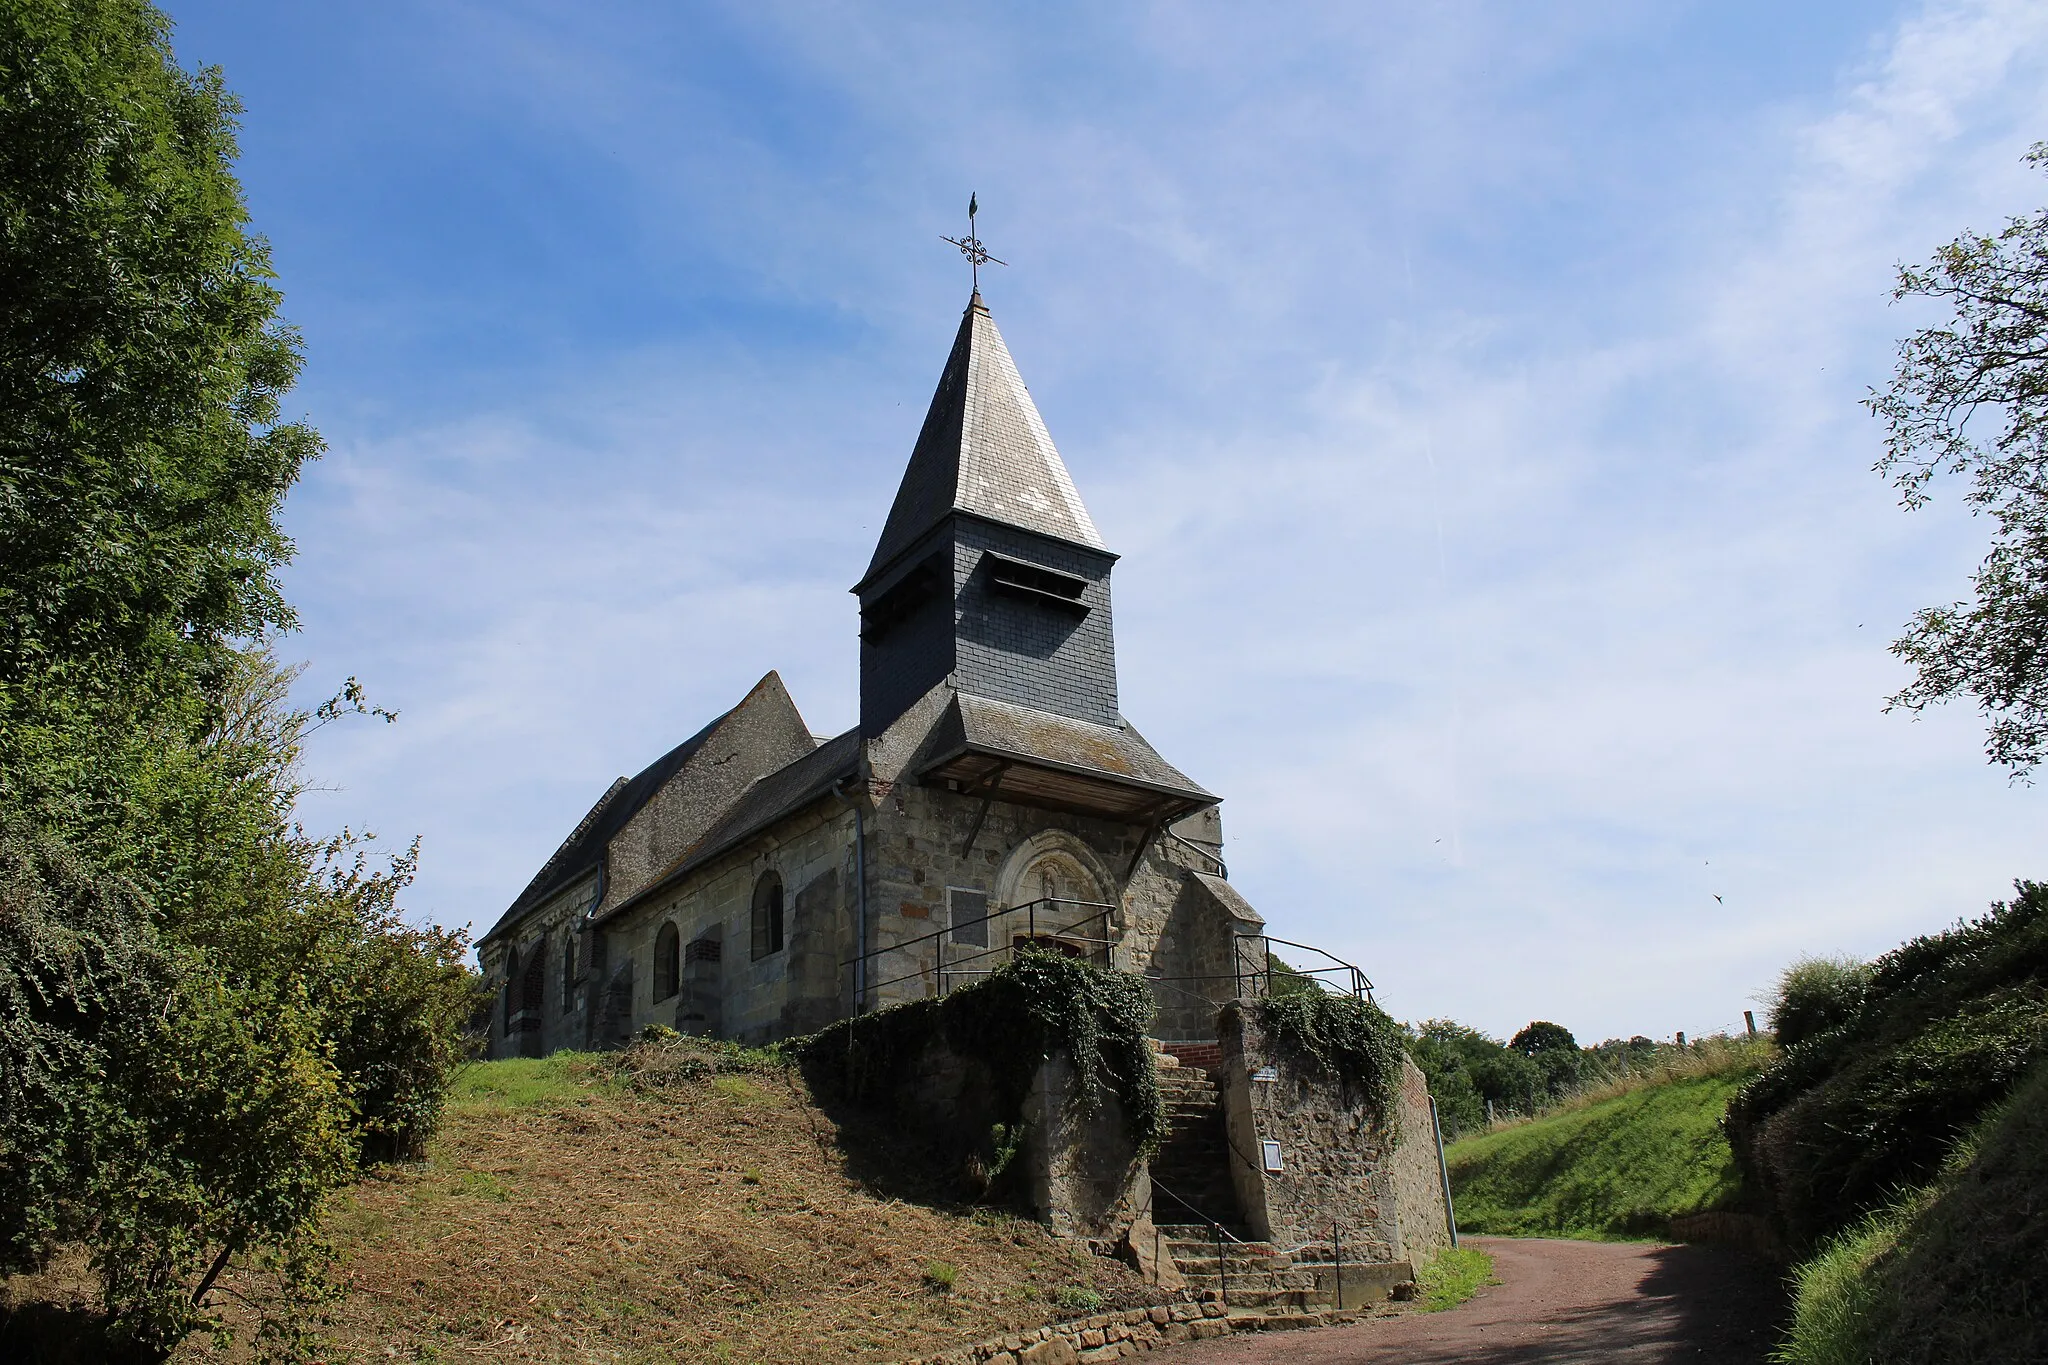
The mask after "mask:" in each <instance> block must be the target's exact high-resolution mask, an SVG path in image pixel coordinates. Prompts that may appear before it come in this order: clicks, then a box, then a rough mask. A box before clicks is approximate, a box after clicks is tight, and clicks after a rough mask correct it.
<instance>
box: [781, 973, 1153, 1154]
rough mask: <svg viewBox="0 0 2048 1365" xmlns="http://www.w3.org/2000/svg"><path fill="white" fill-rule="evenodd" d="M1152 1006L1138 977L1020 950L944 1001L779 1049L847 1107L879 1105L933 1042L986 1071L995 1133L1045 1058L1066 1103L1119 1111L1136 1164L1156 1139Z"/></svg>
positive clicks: (854, 1022)
mask: <svg viewBox="0 0 2048 1365" xmlns="http://www.w3.org/2000/svg"><path fill="white" fill-rule="evenodd" d="M1151 1017H1152V997H1151V993H1150V992H1149V991H1147V990H1146V988H1145V983H1144V982H1143V981H1142V980H1140V979H1139V978H1138V977H1135V976H1131V975H1129V974H1128V973H1125V972H1120V971H1117V970H1115V969H1113V968H1109V967H1098V966H1096V965H1095V964H1093V963H1089V962H1083V961H1080V960H1079V959H1076V958H1071V957H1067V956H1064V955H1062V954H1059V953H1052V952H1044V951H1040V950H1036V949H1028V948H1027V949H1025V950H1024V951H1022V952H1020V953H1018V954H1017V956H1016V957H1015V958H1013V959H1012V960H1011V961H1010V962H1008V963H1005V964H1004V965H1003V966H1001V967H999V968H997V969H996V970H995V971H994V972H991V973H990V974H989V975H988V976H987V977H986V978H985V979H983V980H981V981H978V982H975V983H974V984H973V985H970V986H963V987H961V988H960V989H958V990H956V991H954V992H952V993H951V994H949V995H947V996H945V997H943V998H935V999H926V1000H915V1001H911V1002H909V1003H907V1004H902V1005H891V1006H889V1007H888V1008H887V1009H882V1010H877V1011H875V1012H874V1013H873V1014H863V1015H860V1016H858V1017H857V1018H853V1019H842V1020H840V1021H839V1022H838V1023H836V1024H833V1025H831V1026H830V1027H828V1028H826V1029H824V1030H822V1031H820V1032H818V1033H815V1034H812V1035H811V1036H810V1037H808V1038H803V1039H799V1040H796V1041H794V1042H792V1043H789V1044H787V1045H786V1046H787V1048H788V1049H789V1050H790V1051H792V1052H795V1053H796V1054H797V1055H798V1056H799V1057H801V1058H802V1060H803V1062H804V1064H805V1070H806V1072H807V1073H808V1074H809V1075H810V1076H811V1077H812V1079H813V1082H814V1083H822V1084H824V1085H825V1086H826V1087H827V1088H829V1089H831V1090H833V1091H835V1092H837V1093H838V1094H840V1095H842V1096H843V1097H845V1098H846V1099H849V1100H852V1101H854V1102H856V1103H878V1102H887V1101H889V1100H891V1099H892V1098H894V1096H895V1095H896V1094H897V1093H899V1090H900V1089H901V1087H903V1086H905V1085H906V1084H908V1083H909V1082H910V1080H911V1079H912V1077H913V1075H914V1072H915V1068H916V1066H917V1064H918V1061H919V1059H920V1058H921V1057H923V1056H924V1054H925V1051H926V1049H927V1048H929V1047H930V1045H931V1044H932V1043H933V1042H935V1041H936V1042H942V1043H943V1044H944V1045H945V1046H946V1047H948V1048H950V1049H951V1050H952V1051H953V1052H955V1053H956V1054H958V1055H960V1056H963V1057H968V1058H972V1059H974V1060H975V1061H978V1062H980V1063H981V1064H982V1065H983V1066H985V1067H987V1068H988V1071H989V1073H990V1075H991V1076H992V1078H993V1079H994V1081H995V1084H996V1087H997V1089H998V1092H999V1100H1000V1104H1001V1107H1002V1109H1003V1112H1004V1115H1005V1120H1004V1121H1005V1122H1006V1123H1007V1124H1008V1125H1009V1126H1010V1127H1012V1128H1014V1127H1015V1125H1016V1123H1017V1121H1018V1120H1019V1119H1021V1117H1022V1115H1023V1111H1024V1100H1025V1097H1026V1096H1027V1094H1028V1093H1029V1091H1030V1087H1031V1079H1032V1077H1033V1076H1035V1075H1037V1074H1038V1068H1039V1067H1040V1066H1041V1065H1042V1064H1043V1063H1044V1062H1045V1060H1046V1059H1047V1058H1048V1057H1051V1056H1053V1055H1054V1054H1056V1053H1062V1052H1063V1053H1065V1054H1066V1055H1067V1056H1068V1058H1069V1059H1070V1060H1071V1062H1072V1064H1073V1067H1074V1079H1075V1082H1076V1084H1075V1087H1074V1090H1075V1101H1076V1102H1077V1103H1079V1104H1080V1105H1081V1106H1082V1107H1083V1109H1084V1110H1093V1109H1094V1108H1095V1106H1096V1105H1098V1104H1099V1103H1100V1100H1101V1096H1102V1095H1103V1093H1105V1092H1107V1093H1110V1094H1113V1095H1115V1096H1116V1097H1117V1099H1118V1100H1119V1101H1120V1102H1121V1104H1122V1108H1123V1113H1124V1122H1125V1123H1126V1125H1128V1127H1129V1130H1130V1134H1131V1137H1132V1138H1133V1140H1134V1141H1136V1143H1137V1144H1138V1149H1139V1152H1140V1154H1141V1155H1145V1156H1150V1155H1151V1154H1152V1152H1153V1151H1155V1150H1156V1149H1157V1148H1158V1145H1159V1142H1160V1139H1161V1138H1162V1137H1163V1136H1164V1134H1165V1127H1166V1111H1165V1106H1164V1104H1163V1103H1162V1101H1161V1099H1160V1096H1159V1082H1158V1077H1157V1076H1156V1074H1155V1073H1154V1071H1153V1068H1152V1045H1151V1043H1150V1042H1149V1041H1148V1040H1147V1038H1146V1035H1145V1028H1146V1025H1147V1024H1148V1023H1149V1022H1150V1021H1151Z"/></svg>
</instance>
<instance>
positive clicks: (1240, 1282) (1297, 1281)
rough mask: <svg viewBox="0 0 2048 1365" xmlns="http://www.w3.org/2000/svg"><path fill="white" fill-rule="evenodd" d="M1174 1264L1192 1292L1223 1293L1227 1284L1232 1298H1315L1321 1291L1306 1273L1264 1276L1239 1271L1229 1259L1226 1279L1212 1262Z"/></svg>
mask: <svg viewBox="0 0 2048 1365" xmlns="http://www.w3.org/2000/svg"><path fill="white" fill-rule="evenodd" d="M1174 1264H1175V1265H1177V1266H1179V1267H1180V1273H1181V1274H1182V1276H1184V1277H1185V1278H1186V1280H1187V1282H1188V1288H1190V1289H1220V1288H1222V1287H1223V1286H1224V1285H1225V1284H1228V1285H1229V1286H1230V1292H1231V1293H1232V1295H1235V1294H1236V1293H1237V1291H1238V1290H1239V1289H1245V1290H1252V1289H1270V1290H1273V1291H1275V1292H1276V1293H1277V1292H1283V1291H1284V1292H1286V1293H1289V1294H1309V1295H1313V1294H1315V1293H1316V1292H1317V1291H1318V1290H1319V1289H1320V1288H1321V1283H1320V1282H1319V1281H1318V1280H1317V1279H1316V1277H1315V1276H1314V1275H1311V1274H1309V1273H1308V1272H1307V1271H1305V1270H1280V1271H1263V1272H1262V1271H1259V1270H1255V1269H1251V1268H1249V1267H1247V1268H1246V1269H1244V1270H1242V1271H1240V1270H1239V1269H1238V1268H1237V1267H1236V1266H1234V1265H1232V1264H1231V1263H1230V1261H1229V1259H1228V1258H1227V1257H1226V1258H1225V1260H1224V1262H1223V1268H1224V1270H1225V1271H1226V1272H1227V1273H1226V1274H1223V1275H1218V1274H1217V1273H1216V1262H1215V1261H1213V1260H1210V1261H1203V1260H1199V1259H1196V1258H1193V1257H1190V1258H1189V1259H1188V1260H1187V1261H1186V1262H1181V1261H1178V1260H1176V1261H1175V1262H1174Z"/></svg>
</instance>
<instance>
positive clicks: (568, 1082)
mask: <svg viewBox="0 0 2048 1365" xmlns="http://www.w3.org/2000/svg"><path fill="white" fill-rule="evenodd" d="M597 1061H598V1059H597V1057H596V1056H595V1055H593V1054H591V1053H587V1052H557V1053H555V1054H554V1055H553V1056H551V1057H508V1058H506V1059H504V1060H503V1061H497V1062H472V1063H470V1064H469V1065H468V1066H465V1067H463V1068H462V1069H461V1070H459V1071H457V1072H456V1073H455V1079H454V1082H453V1083H452V1084H451V1085H450V1086H449V1088H448V1108H449V1110H450V1111H451V1112H454V1113H471V1112H475V1111H478V1110H498V1111H501V1112H506V1113H511V1112H515V1111H517V1110H521V1109H536V1108H540V1107H542V1106H562V1105H571V1104H575V1103H577V1102H578V1101H580V1100H581V1099H583V1098H584V1095H585V1092H586V1090H587V1088H588V1086H589V1082H590V1079H591V1076H592V1074H593V1070H594V1068H595V1065H596V1063H597Z"/></svg>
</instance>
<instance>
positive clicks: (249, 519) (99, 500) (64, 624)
mask: <svg viewBox="0 0 2048 1365" xmlns="http://www.w3.org/2000/svg"><path fill="white" fill-rule="evenodd" d="M168 31H169V26H168V22H167V21H166V20H165V18H164V17H163V16H162V15H161V14H160V13H158V12H157V11H156V10H155V9H154V8H152V7H150V6H149V5H147V4H145V3H142V0H0V291H4V293H0V297H5V298H6V300H7V307H6V308H4V309H0V1272H5V1271H13V1270H21V1269H28V1268H33V1267H35V1266H38V1265H40V1264H42V1263H43V1262H44V1261H45V1260H46V1259H47V1258H48V1256H49V1255H50V1254H51V1252H52V1251H53V1249H54V1248H55V1247H57V1246H58V1245H59V1244H60V1243H62V1242H64V1241H67V1240H71V1241H81V1242H83V1243H85V1244H86V1245H87V1247H88V1248H89V1250H90V1252H91V1254H92V1260H93V1264H94V1267H95V1269H96V1270H97V1271H98V1273H99V1275H100V1279H101V1283H102V1286H103V1290H104V1294H105V1299H106V1307H107V1310H108V1314H109V1328H110V1337H111V1339H112V1340H114V1341H116V1342H119V1343H125V1349H128V1350H129V1351H131V1352H132V1353H133V1354H135V1355H137V1356H138V1357H140V1358H143V1359H160V1358H162V1357H163V1356H164V1355H165V1354H167V1353H168V1351H169V1350H170V1349H171V1348H172V1346H174V1345H175V1343H176V1342H177V1341H178V1340H179V1339H180V1338H181V1337H182V1336H184V1335H185V1334H187V1333H188V1332H190V1331H191V1330H193V1329H194V1328H196V1327H199V1326H203V1325H205V1324H206V1323H207V1322H208V1321H209V1320H210V1319H211V1312H210V1307H209V1305H210V1298H209V1296H210V1294H211V1293H212V1292H213V1291H214V1289H215V1287H216V1286H217V1285H218V1284H219V1283H220V1277H221V1276H222V1274H223V1273H224V1271H226V1270H227V1269H228V1268H229V1267H230V1266H231V1265H240V1266H241V1267H243V1268H249V1267H256V1268H260V1269H264V1270H266V1271H267V1272H269V1274H270V1275H271V1277H272V1281H273V1283H274V1285H275V1286H276V1289H277V1291H278V1297H277V1298H276V1299H275V1301H274V1303H273V1309H274V1311H272V1312H271V1313H270V1315H269V1321H268V1323H267V1325H266V1331H268V1332H269V1333H270V1340H269V1345H270V1347H271V1348H273V1351H274V1353H277V1354H286V1355H289V1354H292V1353H294V1352H295V1351H297V1350H299V1349H300V1348H301V1347H303V1346H304V1345H305V1333H306V1331H307V1330H308V1328H309V1327H310V1326H311V1325H313V1317H312V1313H311V1311H310V1309H311V1306H312V1305H313V1304H314V1303H316V1302H317V1300H318V1299H319V1298H320V1297H321V1295H322V1294H323V1292H324V1289H323V1285H322V1276H321V1273H320V1242H319V1238H318V1235H317V1218H318V1214H319V1211H320V1209H321V1207H322V1204H323V1201H324V1200H325V1199H326V1197H327V1195H328V1194H329V1193H330V1192H331V1191H332V1190H333V1189H334V1188H335V1187H336V1186H337V1185H338V1184H340V1183H341V1182H342V1181H344V1180H346V1179H348V1178H349V1177H350V1175H351V1174H352V1172H353V1171H354V1170H355V1169H356V1167H357V1165H358V1163H359V1162H360V1161H361V1160H363V1159H364V1158H365V1157H366V1156H369V1157H374V1156H376V1155H379V1154H393V1153H399V1152H405V1151H410V1150H414V1149H416V1148H417V1147H418V1145H419V1143H420V1142H421V1141H422V1140H423V1139H424V1137H425V1135H426V1134H427V1133H428V1132H430V1131H431V1129H432V1126H433V1124H434V1122H435V1120H436V1118H437V1116H438V1114H439V1108H440V1099H441V1095H442V1093H443V1090H444V1089H445V1084H446V1079H447V1077H448V1074H449V1072H450V1070H451V1068H452V1066H453V1065H454V1063H455V1061H456V1059H457V1057H458V1056H459V1054H460V1051H461V1045H462V1031H463V1025H464V1022H465V1021H466V1019H467V1017H468V1015H469V1013H470V1010H471V1008H472V1005H473V1003H474V993H475V983H474V978H473V975H472V974H471V973H470V972H469V971H468V970H467V969H466V968H465V967H464V966H463V962H462V960H463V957H464V954H465V952H466V944H465V942H464V940H463V939H462V937H461V936H460V935H458V934H450V933H445V932H442V931H438V930H432V929H417V928H414V927H412V926H410V925H408V924H407V923H406V922H405V920H404V918H403V917H402V916H401V915H400V913H399V911H398V909H397V897H398V895H399V894H400V892H401V891H402V890H403V888H404V886H405V885H406V883H407V881H408V880H409V878H410V875H411V870H412V855H411V854H410V853H408V854H405V855H402V856H401V857H399V858H398V859H396V860H394V861H392V862H391V863H390V864H389V865H387V866H379V865H377V864H376V862H374V861H373V860H372V859H371V858H370V856H369V853H368V850H367V848H366V847H365V844H364V841H363V840H361V839H358V838H355V837H352V836H348V835H344V836H343V837H341V838H340V839H336V840H326V841H323V840H317V839H314V838H311V837H309V836H308V835H306V834H305V833H304V832H303V831H301V830H299V829H298V828H297V827H296V826H295V825H294V824H293V822H292V819H291V814H292V809H293V805H294V802H295V801H296V799H297V797H298V795H299V794H300V792H301V790H302V783H301V780H300V778H299V776H298V765H299V760H300V751H301V746H302V741H303V739H304V737H305V735H306V734H308V733H309V732H310V730H311V729H312V728H314V727H315V726H317V725H318V724H320V723H323V722H324V721H325V720H326V719H331V718H335V717H338V716H339V715H340V714H342V713H344V712H347V711H351V710H365V709H369V708H367V707H366V705H365V704H364V703H363V701H362V699H361V695H360V692H359V690H355V689H354V685H353V681H352V680H351V684H350V687H349V688H345V689H344V691H343V693H342V695H341V696H340V697H338V698H337V699H336V700H335V701H334V702H333V703H330V704H329V706H327V707H323V708H321V709H320V710H319V711H318V712H317V713H308V712H305V711H302V710H298V709H295V708H293V707H291V706H290V705H289V704H288V703H287V701H286V692H287V690H288V687H289V684H290V682H291V680H292V678H293V676H295V675H294V673H293V671H292V670H289V669H283V668H280V667H279V666H278V664H277V663H276V661H275V660H274V658H273V657H272V655H271V653H270V650H269V642H270V641H271V640H272V639H273V638H274V637H275V636H276V635H277V634H278V633H280V632H282V631H284V630H287V629H288V628H289V627H290V626H291V625H292V613H291V609H290V607H289V605H288V604H287V603H286V602H285V600H284V597H283V595H282V593H281V592H280V591H279V588H278V584H277V580H276V574H277V570H278V568H279V566H281V565H282V564H283V563H284V561H285V560H286V559H287V557H288V556H289V554H290V551H291V545H290V542H289V541H288V540H287V539H286V537H285V536H284V535H283V533H282V532H281V530H280V529H279V527H278V525H277V521H276V513H277V511H278V509H279V506H280V504H281V501H282V499H283V497H284V495H285V493H286V492H287V491H288V490H289V489H290V487H291V486H292V484H293V483H294V482H295V481H296V480H297V478H298V476H299V472H300V470H301V468H302V467H303V465H304V463H305V461H306V460H308V459H310V458H313V457H314V456H315V455H317V454H318V452H319V439H318V437H317V436H316V435H314V433H313V432H312V431H311V430H310V429H308V428H306V427H305V426H303V425H300V424H296V423H289V422H283V421H281V420H280V406H279V405H280V399H281V398H282V396H283V394H284V393H285V392H286V391H287V390H288V388H289V386H290V384H291V382H292V380H293V378H294V376H295V375H296V373H297V370H298V366H299V358H300V350H299V343H298V338H297V336H296V335H295V334H294V333H293V332H292V331H291V329H290V328H288V327H287V326H285V325H284V324H283V323H282V322H280V321H279V320H278V317H277V307H278V303H279V297H278V293H277V290H276V288H275V287H274V285H273V284H272V282H271V278H270V269H269V261H268V254H267V250H266V248H265V246H264V244H263V242H262V241H261V239H260V238H257V237H255V236H253V235H252V234H251V233H250V232H249V230H248V225H247V222H246V214H245V211H244V208H243V204H242V198H241V191H240V187H239V186H238V184H237V183H236V181H235V178H234V174H233V169H232V167H233V161H234V156H235V142H234V127H235V125H234V116H235V113H236V106H235V104H234V101H233V100H232V99H231V98H230V97H229V96H228V95H227V94H226V92H225V90H224V88H223V85H222V82H221V79H220V76H219V74H218V73H217V72H213V71H202V72H199V73H196V74H194V73H188V72H185V71H183V70H181V69H180V68H179V67H178V65H177V64H176V62H175V61H174V60H173V57H172V54H171V50H170V45H169V38H168Z"/></svg>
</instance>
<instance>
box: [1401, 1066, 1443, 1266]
mask: <svg viewBox="0 0 2048 1365" xmlns="http://www.w3.org/2000/svg"><path fill="white" fill-rule="evenodd" d="M1400 1110H1401V1140H1400V1142H1399V1143H1398V1144H1397V1145H1396V1146H1395V1148H1394V1159H1393V1163H1392V1165H1391V1167H1390V1168H1389V1171H1388V1174H1389V1176H1390V1178H1391V1179H1392V1182H1393V1186H1394V1209H1395V1213H1396V1217H1397V1221H1398V1223H1399V1230H1400V1234H1401V1235H1400V1238H1399V1239H1398V1241H1397V1243H1396V1245H1395V1248H1394V1251H1395V1254H1396V1255H1399V1256H1402V1257H1405V1258H1407V1259H1408V1260H1411V1261H1413V1262H1415V1263H1416V1264H1417V1265H1421V1264H1422V1263H1423V1262H1425V1261H1427V1260H1429V1259H1430V1258H1432V1257H1434V1256H1435V1255H1436V1254H1437V1253H1438V1252H1439V1251H1442V1250H1443V1249H1444V1248H1445V1247H1448V1246H1449V1245H1450V1244H1451V1225H1450V1211H1449V1210H1448V1209H1447V1208H1445V1206H1444V1182H1443V1168H1442V1167H1441V1166H1439V1165H1438V1164H1437V1149H1436V1128H1435V1125H1434V1124H1433V1123H1432V1121H1431V1115H1430V1107H1429V1081H1428V1080H1427V1078H1425V1077H1424V1076H1423V1074H1422V1069H1421V1068H1420V1067H1418V1066H1416V1065H1415V1064H1414V1063H1413V1062H1410V1063H1409V1064H1408V1065H1407V1066H1405V1067H1403V1068H1402V1069H1401V1099H1400Z"/></svg>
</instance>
